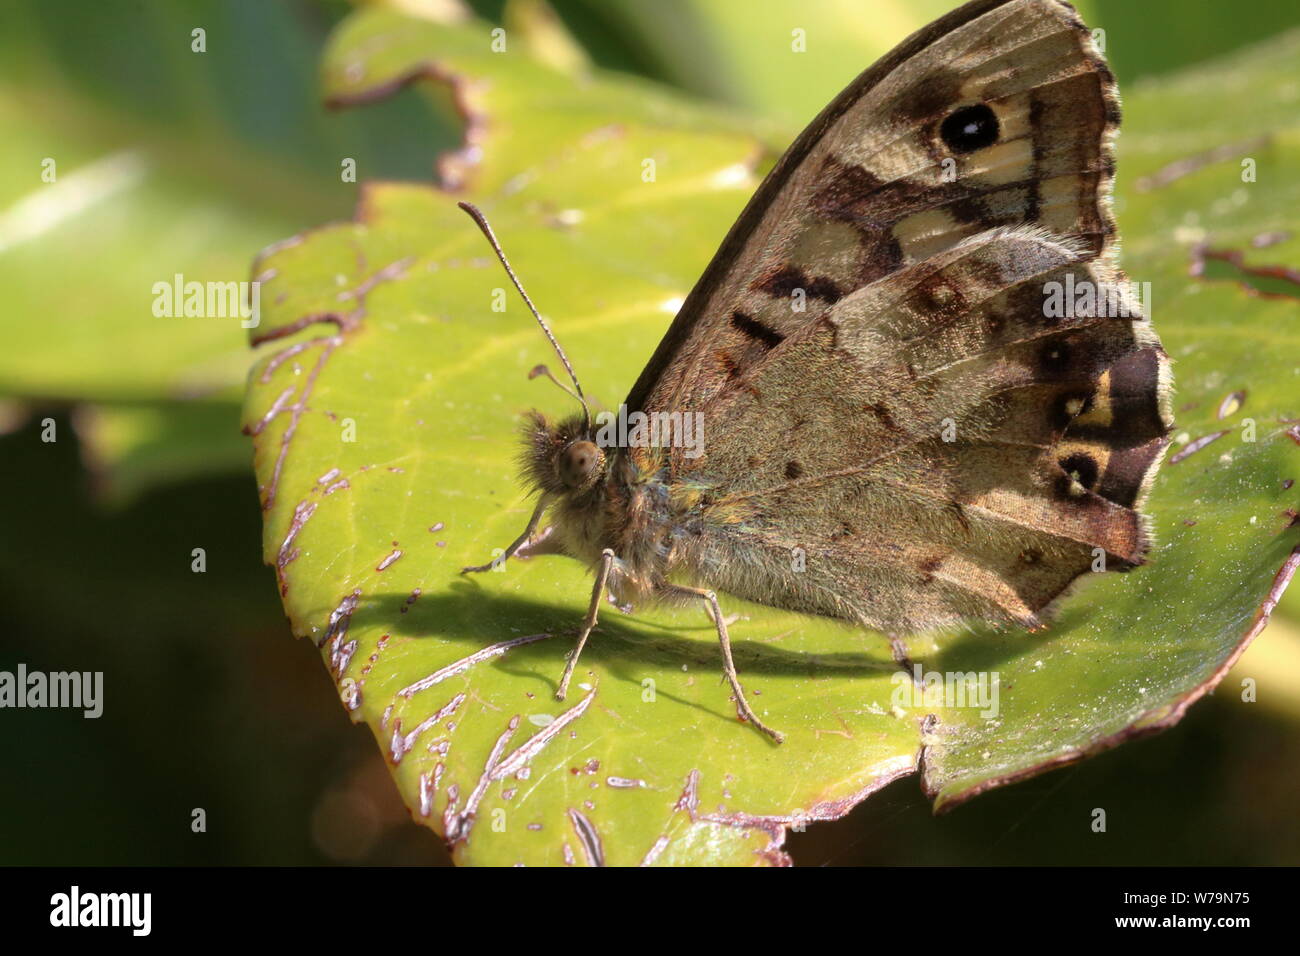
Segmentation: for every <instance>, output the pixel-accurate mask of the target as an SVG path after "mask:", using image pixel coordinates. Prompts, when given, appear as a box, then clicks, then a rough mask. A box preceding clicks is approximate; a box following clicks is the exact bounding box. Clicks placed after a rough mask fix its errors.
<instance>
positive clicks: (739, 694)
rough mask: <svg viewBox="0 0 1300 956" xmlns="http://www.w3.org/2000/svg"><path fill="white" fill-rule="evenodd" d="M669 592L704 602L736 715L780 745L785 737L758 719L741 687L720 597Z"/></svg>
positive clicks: (695, 590)
mask: <svg viewBox="0 0 1300 956" xmlns="http://www.w3.org/2000/svg"><path fill="white" fill-rule="evenodd" d="M669 590H670V591H671V592H675V593H677V594H680V595H683V596H686V595H689V596H691V597H697V598H699V599H700V600H702V601H703V602H704V607H705V610H706V611H707V612H708V615H709V617H711V618H712V619H713V623H714V625H715V626H716V627H717V629H718V644H719V645H721V647H722V673H723V674H724V675H726V678H727V681H728V682H729V683H730V684H731V690H732V693H734V694H735V695H736V713H737V714H739V715H740V718H741V720H747V721H749V722H750V723H751V724H753V725H754V726H755V727H756V728H757V729H759V730H761V731H762V732H763V733H765V734H767V735H768V736H769V737H771V738H772V739H773V740H775V741H776V742H777V743H778V744H779V743H781V742H782V741H783V740H785V737H784V735H782V734H781V733H780V732H778V731H775V730H773V729H772V728H771V727H769V726H767V724H765V723H763V722H762V721H761V720H759V719H758V715H757V714H756V713H754V710H753V708H752V707H750V706H749V701H748V700H747V699H746V698H745V691H744V690H743V689H742V688H741V686H740V677H739V675H738V674H737V673H736V663H735V661H733V660H732V659H731V637H730V636H729V635H728V634H727V619H726V618H725V617H723V616H722V609H721V608H720V607H718V596H717V595H716V594H714V593H713V592H712V591H709V590H705V589H704V588H688V587H683V586H681V585H676V584H674V585H671V586H670V587H669Z"/></svg>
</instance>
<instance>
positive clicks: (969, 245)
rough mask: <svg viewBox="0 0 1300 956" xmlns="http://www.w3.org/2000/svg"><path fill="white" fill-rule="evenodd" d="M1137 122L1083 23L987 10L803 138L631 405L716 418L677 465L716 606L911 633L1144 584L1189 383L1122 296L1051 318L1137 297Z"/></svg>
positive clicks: (877, 73)
mask: <svg viewBox="0 0 1300 956" xmlns="http://www.w3.org/2000/svg"><path fill="white" fill-rule="evenodd" d="M1118 120H1119V112H1118V106H1117V100H1116V95H1115V89H1114V82H1113V79H1112V78H1111V75H1110V73H1109V71H1108V70H1107V69H1106V67H1105V64H1104V62H1103V61H1102V59H1101V57H1100V55H1099V54H1098V53H1097V51H1096V49H1095V47H1094V46H1093V43H1092V40H1091V37H1090V35H1089V33H1088V31H1087V29H1086V28H1085V27H1084V26H1083V24H1082V23H1081V22H1080V21H1079V20H1078V18H1077V17H1076V16H1075V14H1074V12H1073V10H1072V9H1071V8H1070V7H1069V6H1068V5H1066V4H1064V3H1061V2H1057V0H979V2H976V3H972V4H968V5H967V6H966V7H963V8H961V9H959V10H957V11H955V12H954V13H953V14H951V15H950V16H949V17H946V18H944V19H943V20H941V21H938V22H937V23H936V24H934V25H933V26H932V27H930V28H929V29H927V30H926V31H923V32H922V33H921V34H918V35H917V36H915V37H913V38H911V39H910V40H909V41H907V42H905V43H904V44H903V45H902V46H901V47H900V48H899V49H898V50H897V51H895V52H894V53H893V54H891V55H890V56H889V57H886V58H885V60H883V61H882V62H881V63H880V64H877V66H875V67H873V68H872V69H871V70H868V71H867V73H865V74H863V76H862V77H859V79H858V80H857V81H855V83H854V84H852V85H851V86H850V87H849V89H848V90H846V91H845V93H844V94H842V95H841V96H840V97H839V98H837V99H836V101H835V102H833V103H832V104H831V106H830V107H828V108H827V110H826V111H825V112H824V113H823V114H822V115H821V116H820V117H818V119H817V120H816V121H815V122H814V123H813V124H812V126H810V127H809V130H808V131H806V132H805V133H804V134H803V136H801V137H800V138H799V140H798V141H796V143H795V145H794V146H793V147H792V148H791V150H790V152H789V153H788V154H787V155H786V156H785V157H784V158H783V159H782V160H781V162H780V163H778V165H777V167H776V168H775V169H774V170H773V173H772V174H771V176H770V177H769V179H768V180H767V181H766V182H765V183H764V185H763V186H762V187H761V188H760V190H759V192H758V194H757V195H756V196H755V199H754V200H753V202H751V204H750V206H749V207H748V208H747V209H746V212H745V213H744V214H743V215H742V217H741V219H740V221H739V222H738V223H737V225H736V227H735V228H733V230H732V232H731V234H730V235H729V236H728V238H727V240H726V242H724V244H723V247H722V249H721V250H720V251H719V253H718V256H717V257H716V258H715V260H714V262H713V263H712V264H711V265H710V267H709V269H708V271H707V272H706V274H705V276H704V278H703V279H702V280H701V283H700V285H699V286H698V287H697V288H696V289H695V290H694V291H693V292H692V294H691V296H690V298H689V299H688V300H687V302H686V304H685V306H684V307H683V309H682V311H681V313H680V314H679V315H678V317H677V319H676V320H675V322H674V324H673V327H672V329H671V330H670V332H669V334H668V336H667V337H666V338H665V340H664V343H663V344H662V345H661V347H660V350H659V352H658V353H656V356H655V359H654V360H653V361H652V362H651V365H650V366H649V367H648V368H647V370H646V372H645V374H643V376H642V378H641V380H640V381H639V382H638V384H637V386H636V387H635V388H634V389H633V392H632V395H631V396H630V397H629V401H628V404H629V407H631V408H633V409H641V410H645V411H651V412H653V411H659V410H664V411H701V412H703V413H704V420H705V443H704V453H703V455H700V456H698V457H687V456H685V455H683V454H682V452H681V451H680V450H674V451H673V452H670V454H669V457H668V459H667V463H666V464H667V469H668V472H669V475H670V480H673V481H681V482H687V483H688V484H689V485H690V487H691V489H692V490H691V497H690V503H689V507H690V508H692V509H694V512H693V517H694V520H697V521H698V523H699V524H698V527H699V528H700V529H701V533H700V534H699V535H698V536H697V538H696V539H695V541H696V543H695V544H693V545H692V546H691V547H692V548H693V549H694V550H695V551H696V552H698V553H693V554H692V555H690V557H689V564H690V565H692V566H693V567H695V568H707V569H709V570H708V573H707V574H706V575H705V576H706V577H707V582H706V583H708V584H709V585H710V586H714V587H718V588H721V589H725V590H729V591H732V592H733V593H737V594H740V595H742V596H745V597H749V598H752V599H755V600H758V601H762V602H765V603H769V604H776V605H777V606H781V607H790V608H793V609H799V610H807V611H812V612H815V613H821V614H828V615H831V616H836V617H844V618H848V619H853V620H858V621H861V622H864V623H867V624H871V625H873V626H876V627H879V628H883V629H886V630H890V631H902V630H907V631H911V630H917V629H921V628H926V627H930V626H934V625H936V624H943V623H948V622H951V621H953V620H956V619H960V618H970V617H976V618H986V619H994V620H1010V621H1015V622H1018V623H1021V624H1025V625H1027V626H1033V625H1035V624H1036V623H1037V622H1038V616H1037V615H1038V612H1039V611H1041V610H1042V609H1043V608H1044V607H1045V606H1046V605H1048V604H1049V603H1051V601H1052V600H1053V599H1054V598H1055V597H1057V596H1058V595H1059V594H1060V593H1061V592H1062V591H1063V590H1064V589H1065V588H1066V587H1067V586H1068V585H1069V583H1070V582H1071V581H1072V580H1074V579H1075V578H1076V577H1077V576H1078V575H1079V574H1081V573H1083V572H1084V571H1086V570H1089V569H1090V568H1093V569H1097V566H1098V559H1100V561H1101V565H1102V567H1107V566H1109V567H1114V566H1121V567H1125V566H1132V565H1133V564H1137V563H1140V562H1141V561H1142V559H1143V554H1144V553H1145V551H1146V549H1147V547H1148V545H1149V541H1148V535H1147V532H1146V529H1145V527H1144V522H1143V519H1142V517H1141V516H1140V515H1139V514H1138V513H1137V512H1136V511H1135V510H1134V509H1135V508H1136V507H1138V506H1140V504H1141V500H1142V497H1143V496H1144V494H1145V491H1146V488H1147V486H1148V484H1149V482H1150V477H1151V474H1152V473H1153V471H1154V467H1155V464H1156V462H1157V461H1158V459H1159V456H1160V453H1161V452H1162V450H1163V448H1164V445H1165V441H1166V434H1167V431H1168V428H1169V424H1170V417H1169V410H1168V370H1167V369H1168V364H1167V359H1166V358H1165V356H1164V353H1163V352H1162V351H1161V350H1160V347H1159V341H1158V339H1157V338H1156V336H1155V333H1154V332H1153V331H1152V330H1151V327H1150V325H1149V324H1148V323H1147V321H1146V320H1145V318H1143V317H1142V316H1141V315H1140V314H1137V312H1136V309H1135V308H1130V307H1128V306H1131V305H1132V303H1130V302H1128V301H1127V300H1125V306H1126V308H1124V309H1123V310H1122V314H1113V312H1107V311H1106V310H1104V309H1093V310H1087V309H1085V310H1083V311H1082V312H1080V313H1077V314H1076V313H1070V314H1049V310H1047V309H1046V308H1045V289H1047V288H1048V287H1049V286H1050V284H1052V283H1060V284H1065V283H1066V282H1067V281H1068V282H1069V283H1070V284H1071V286H1072V287H1074V286H1079V284H1081V283H1082V284H1087V283H1092V284H1094V285H1098V286H1121V285H1122V284H1123V283H1124V282H1125V281H1126V280H1125V279H1124V277H1123V275H1122V274H1121V273H1120V272H1119V270H1118V269H1117V267H1116V266H1115V265H1114V263H1113V261H1112V254H1111V236H1112V235H1113V232H1114V227H1113V224H1112V220H1111V217H1110V213H1109V201H1108V192H1109V189H1110V184H1111V179H1112V176H1113V160H1112V146H1111V139H1112V137H1113V134H1114V131H1115V128H1116V126H1117V124H1118ZM794 553H799V554H803V555H806V564H803V563H801V562H792V561H791V560H790V556H791V554H794ZM1107 562H1109V564H1107Z"/></svg>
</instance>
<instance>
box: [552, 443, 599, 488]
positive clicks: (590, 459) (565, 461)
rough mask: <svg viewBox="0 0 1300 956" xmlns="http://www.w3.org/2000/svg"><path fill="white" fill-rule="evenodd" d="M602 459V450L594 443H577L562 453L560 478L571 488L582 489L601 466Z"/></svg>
mask: <svg viewBox="0 0 1300 956" xmlns="http://www.w3.org/2000/svg"><path fill="white" fill-rule="evenodd" d="M602 457H603V455H602V454H601V451H600V449H599V448H597V447H596V445H595V444H594V443H592V442H589V441H575V442H573V443H572V444H570V445H569V446H568V447H567V448H565V449H564V451H563V452H562V453H561V456H560V477H561V478H563V479H564V483H565V484H566V485H568V486H569V487H570V488H578V487H581V486H582V485H584V484H586V483H587V481H588V479H590V478H591V475H592V473H593V472H595V470H596V469H597V468H598V467H599V466H600V461H601V458H602Z"/></svg>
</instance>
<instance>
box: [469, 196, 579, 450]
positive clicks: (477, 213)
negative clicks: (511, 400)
mask: <svg viewBox="0 0 1300 956" xmlns="http://www.w3.org/2000/svg"><path fill="white" fill-rule="evenodd" d="M456 205H458V206H460V208H461V209H463V210H465V211H466V212H467V213H469V217H470V218H471V219H473V220H474V223H475V225H477V226H478V227H479V230H480V231H481V232H482V233H483V235H484V236H485V237H487V241H488V242H489V243H491V245H492V251H493V252H495V253H496V254H497V258H498V259H500V260H501V265H502V266H504V267H505V270H506V275H508V276H510V281H511V282H513V283H514V285H515V288H516V289H518V290H519V295H520V296H521V297H522V298H523V300H524V305H526V306H528V311H529V312H531V313H533V318H534V319H536V320H537V324H538V325H540V326H541V327H542V331H543V332H545V333H546V338H547V339H549V340H550V343H551V347H552V348H554V349H555V354H556V355H558V356H559V357H560V361H561V362H563V363H564V370H565V371H566V372H568V373H569V378H570V379H572V380H573V389H574V390H573V391H572V392H569V394H570V395H572V396H573V397H574V398H576V399H577V400H578V401H579V402H581V403H582V415H583V419H584V420H585V422H586V429H585V430H587V431H590V430H591V409H590V408H588V407H587V399H586V398H585V397H584V396H583V394H582V386H581V385H579V384H578V376H577V373H576V372H574V371H573V366H572V365H570V364H569V357H568V356H567V355H565V354H564V349H562V348H560V343H559V340H558V339H556V337H555V333H554V332H552V331H551V327H550V326H549V325H547V324H546V320H545V319H544V318H542V314H541V313H540V312H538V311H537V307H536V306H535V305H533V300H532V299H530V298H528V293H527V292H525V291H524V286H523V283H521V282H520V281H519V277H518V276H517V275H515V270H514V269H512V268H511V267H510V260H509V259H507V258H506V254H505V251H504V250H503V249H502V248H501V243H499V242H497V237H496V233H494V232H493V231H492V227H491V226H489V225H488V221H487V217H486V216H484V215H483V212H482V210H480V209H479V208H478V206H475V205H474V204H473V203H472V202H458V203H457V204H456ZM535 374H538V373H537V369H534V370H533V375H535ZM545 374H547V375H548V377H550V379H551V381H553V382H555V384H557V385H560V383H559V382H558V381H556V380H555V377H554V376H551V375H550V373H549V372H547V373H545ZM533 375H529V378H532V377H533ZM560 387H561V388H564V386H563V385H560ZM564 390H565V391H566V392H568V391H569V390H568V389H567V388H565V389H564Z"/></svg>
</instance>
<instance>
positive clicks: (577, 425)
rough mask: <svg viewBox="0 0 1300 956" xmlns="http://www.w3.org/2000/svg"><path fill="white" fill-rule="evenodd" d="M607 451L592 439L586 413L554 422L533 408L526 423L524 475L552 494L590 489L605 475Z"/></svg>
mask: <svg viewBox="0 0 1300 956" xmlns="http://www.w3.org/2000/svg"><path fill="white" fill-rule="evenodd" d="M605 467H606V457H605V452H604V451H603V450H602V449H601V448H600V446H599V445H597V444H596V443H595V442H594V441H592V437H591V429H590V428H589V427H588V425H587V421H586V417H585V416H584V415H574V416H572V417H570V418H567V419H565V420H563V421H560V422H552V421H550V420H549V419H548V418H547V417H546V416H545V415H543V414H542V413H541V412H530V413H529V415H528V418H527V420H526V421H525V423H524V455H523V470H524V474H525V477H526V478H528V479H529V480H530V481H531V482H532V484H533V485H534V486H535V487H537V488H538V489H539V490H541V491H542V492H544V493H545V494H549V495H557V496H562V495H567V494H577V493H582V492H586V491H589V490H591V489H592V488H593V487H595V486H596V484H597V483H598V482H599V481H600V480H601V478H603V477H604V475H605Z"/></svg>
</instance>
